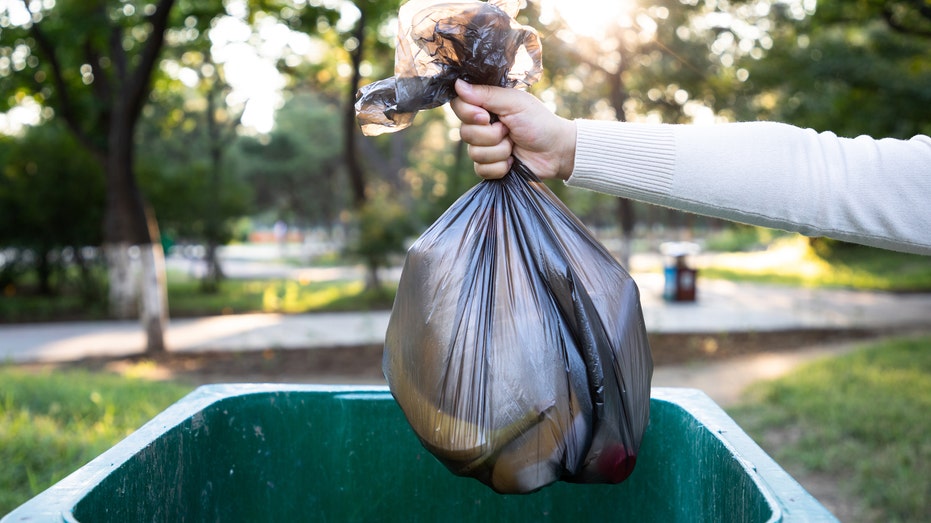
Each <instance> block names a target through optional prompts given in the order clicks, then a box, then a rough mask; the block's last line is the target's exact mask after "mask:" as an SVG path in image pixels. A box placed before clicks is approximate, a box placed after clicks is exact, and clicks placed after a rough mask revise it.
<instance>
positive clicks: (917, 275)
mask: <svg viewBox="0 0 931 523" xmlns="http://www.w3.org/2000/svg"><path fill="white" fill-rule="evenodd" d="M700 270H701V272H700V277H702V278H715V279H724V280H731V281H753V282H758V283H773V284H781V285H794V286H801V287H846V288H852V289H863V290H881V291H895V292H915V291H925V292H927V291H931V259H929V258H928V257H927V256H918V255H915V254H904V253H898V252H892V251H886V250H882V249H873V248H869V247H862V246H856V245H844V246H843V247H840V248H835V249H834V250H832V251H830V252H823V253H821V254H820V255H819V254H818V253H816V252H815V251H814V250H813V249H811V248H809V244H808V239H807V238H804V237H802V236H789V237H785V238H782V239H779V240H776V241H774V242H773V243H772V244H771V245H770V247H769V248H768V249H767V250H766V251H759V252H741V253H730V254H723V255H718V256H715V257H714V262H713V264H712V265H708V266H702V267H700Z"/></svg>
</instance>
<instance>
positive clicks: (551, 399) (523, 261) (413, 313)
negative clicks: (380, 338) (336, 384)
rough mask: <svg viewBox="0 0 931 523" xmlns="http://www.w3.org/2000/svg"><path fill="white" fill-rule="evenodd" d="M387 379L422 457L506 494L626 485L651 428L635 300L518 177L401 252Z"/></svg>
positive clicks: (549, 197) (533, 186)
mask: <svg viewBox="0 0 931 523" xmlns="http://www.w3.org/2000/svg"><path fill="white" fill-rule="evenodd" d="M384 370H385V376H386V377H387V379H388V383H389V386H390V388H391V391H392V393H393V394H394V396H395V398H396V399H397V400H398V403H399V404H400V405H401V408H402V409H403V411H404V413H405V415H406V416H407V419H408V421H409V422H410V424H411V426H412V427H413V429H414V431H415V432H416V433H417V435H418V436H419V437H420V439H421V441H422V442H423V444H424V446H425V447H426V448H427V449H428V450H430V451H431V452H432V453H433V454H434V455H435V456H436V457H437V458H438V459H439V460H440V461H442V462H443V463H444V464H445V465H446V466H447V467H448V468H449V469H450V470H451V471H452V472H454V473H456V474H459V475H464V476H471V477H474V478H476V479H478V480H480V481H482V482H484V483H486V484H487V485H489V486H490V487H492V488H493V489H495V490H496V491H498V492H503V493H525V492H531V491H533V490H536V489H538V488H540V487H543V486H545V485H547V484H549V483H552V482H554V481H557V480H564V481H572V482H584V483H617V482H620V481H622V480H624V479H625V478H626V477H627V476H628V475H629V474H630V473H631V471H632V470H633V467H634V463H635V461H636V457H637V452H638V448H639V447H640V441H641V436H642V434H643V431H644V429H645V428H646V425H647V421H648V419H649V404H650V380H651V377H652V371H653V363H652V357H651V355H650V347H649V344H648V341H647V335H646V330H645V327H644V322H643V315H642V311H641V308H640V299H639V292H638V290H637V286H636V284H635V283H634V281H633V280H632V279H631V277H630V275H629V274H628V273H627V272H626V271H625V270H624V269H623V268H622V267H621V266H620V265H619V264H618V263H617V262H616V261H615V259H614V258H613V257H612V256H611V255H610V254H609V253H608V252H607V251H606V250H605V249H604V247H602V246H601V244H600V243H598V242H597V241H596V240H595V239H594V238H593V237H592V236H591V235H590V233H589V232H588V231H587V229H586V228H585V227H584V225H582V224H581V222H579V220H578V219H577V218H576V217H575V216H574V215H572V213H571V212H570V211H569V210H568V209H567V208H566V207H565V206H563V204H562V203H561V202H560V201H559V200H558V199H557V198H556V196H555V195H553V193H552V192H551V191H550V190H549V189H548V188H546V186H545V185H543V184H542V183H541V182H539V180H537V179H536V177H535V176H534V175H533V174H532V173H530V171H528V170H527V169H526V168H525V167H524V166H523V165H522V164H521V163H520V162H516V163H515V167H514V169H512V171H511V172H510V173H509V174H508V175H507V176H505V177H504V178H502V179H501V180H487V181H483V182H481V183H479V184H478V185H477V186H476V187H474V188H473V189H472V190H471V191H469V192H468V193H466V194H465V195H463V196H462V197H461V198H460V199H459V200H458V201H457V202H456V203H455V204H453V206H452V207H450V209H449V210H448V211H447V212H446V213H445V214H444V215H443V216H442V217H440V218H439V219H438V220H437V221H436V223H434V224H433V226H432V227H431V228H430V229H428V230H427V231H426V232H425V233H424V234H423V235H422V236H421V237H420V239H419V240H418V241H417V242H416V243H415V244H414V245H413V246H412V247H411V248H410V250H409V252H408V256H407V260H406V262H405V265H404V269H403V272H402V274H401V281H400V284H399V287H398V294H397V298H396V301H395V304H394V309H393V311H392V316H391V320H390V322H389V325H388V332H387V336H386V342H385V355H384Z"/></svg>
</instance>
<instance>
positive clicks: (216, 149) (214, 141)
mask: <svg viewBox="0 0 931 523" xmlns="http://www.w3.org/2000/svg"><path fill="white" fill-rule="evenodd" d="M218 95H219V87H218V84H217V82H214V83H213V85H211V88H210V91H209V92H208V93H207V140H208V143H209V145H210V174H209V176H210V178H209V180H208V187H209V188H210V198H209V199H208V201H207V209H205V210H206V212H207V216H206V228H205V229H206V230H205V231H204V236H205V237H206V240H207V255H206V258H205V260H204V261H205V262H206V264H207V268H206V269H207V270H206V272H205V273H204V279H203V281H202V282H201V288H202V289H203V290H205V291H207V292H217V291H218V290H219V289H220V281H221V280H222V279H223V270H222V269H221V268H220V260H219V258H218V257H217V249H218V247H219V245H220V227H221V225H220V190H221V187H220V169H221V168H222V162H223V150H222V143H221V140H222V138H221V136H220V129H219V126H218V124H217V118H216V102H215V97H216V96H218Z"/></svg>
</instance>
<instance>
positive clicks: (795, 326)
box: [0, 267, 931, 363]
mask: <svg viewBox="0 0 931 523" xmlns="http://www.w3.org/2000/svg"><path fill="white" fill-rule="evenodd" d="M285 269H288V268H285ZM289 270H295V271H300V270H302V269H289ZM303 270H307V269H303ZM314 270H318V271H320V270H322V271H330V275H331V276H335V277H337V278H344V277H350V276H352V275H353V274H356V271H357V270H358V269H355V268H351V267H349V268H333V269H314ZM321 274H322V273H316V274H315V278H314V279H318V278H319V279H322V278H321ZM634 278H635V280H636V281H637V284H638V286H639V288H640V293H641V303H642V306H643V316H644V321H645V322H646V326H647V330H648V331H650V332H654V333H714V334H717V333H726V332H768V331H779V330H804V329H878V330H886V331H895V330H913V329H931V294H890V293H873V292H860V291H847V290H828V289H800V288H794V287H775V286H766V285H754V284H736V283H732V282H727V281H718V280H708V281H704V280H701V279H700V280H699V292H698V300H697V301H696V302H694V303H669V302H666V301H664V300H663V299H662V298H661V295H662V285H663V281H662V277H661V276H660V275H659V274H655V273H634ZM389 315H390V312H389V311H374V312H359V313H321V314H300V315H283V314H245V315H229V316H214V317H204V318H191V319H173V320H171V323H170V325H169V329H168V333H167V339H166V342H167V344H168V346H169V347H170V348H171V350H173V351H179V352H183V351H216V350H228V351H244V350H264V349H268V348H275V349H289V348H294V349H307V348H333V347H339V346H350V345H368V344H381V343H383V341H384V333H385V329H386V328H387V325H388V318H389ZM144 346H145V340H144V335H143V333H142V329H141V327H140V325H139V323H138V322H135V321H122V322H120V321H99V322H73V323H70V322H69V323H40V324H25V325H0V361H11V362H16V363H21V362H53V361H70V360H77V359H81V358H86V357H95V356H111V357H112V356H126V355H132V354H139V353H141V352H142V351H143V348H144Z"/></svg>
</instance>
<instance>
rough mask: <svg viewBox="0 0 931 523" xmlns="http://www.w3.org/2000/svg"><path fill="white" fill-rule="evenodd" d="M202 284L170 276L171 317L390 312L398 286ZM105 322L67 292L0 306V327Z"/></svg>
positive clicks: (11, 299) (20, 295) (98, 305)
mask: <svg viewBox="0 0 931 523" xmlns="http://www.w3.org/2000/svg"><path fill="white" fill-rule="evenodd" d="M200 287H201V285H200V282H199V281H197V280H195V279H192V278H189V277H187V276H185V275H180V274H175V273H169V275H168V306H169V315H170V316H171V317H176V318H179V317H191V316H205V315H208V316H212V315H218V314H243V313H251V312H281V313H304V312H334V311H349V310H375V309H390V308H391V305H392V303H393V302H394V295H395V292H396V291H397V285H384V286H383V287H382V288H381V289H380V290H378V291H369V290H366V289H365V285H364V284H363V282H362V281H359V280H335V281H322V282H307V281H299V280H286V279H269V280H238V279H236V280H234V279H230V280H226V281H224V282H223V283H222V284H221V286H220V290H219V291H218V292H203V291H202V290H201V288H200ZM106 318H107V310H106V307H105V305H104V303H103V301H102V300H101V301H99V302H95V303H93V304H90V305H88V304H86V303H83V302H82V301H81V300H80V298H79V297H78V296H77V295H75V294H73V293H70V292H62V293H61V294H59V295H56V296H40V295H37V294H35V293H31V292H28V289H26V290H23V291H22V292H10V293H8V294H7V295H6V296H3V299H2V300H0V322H5V323H14V322H29V321H56V320H58V321H60V320H101V319H106Z"/></svg>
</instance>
